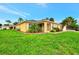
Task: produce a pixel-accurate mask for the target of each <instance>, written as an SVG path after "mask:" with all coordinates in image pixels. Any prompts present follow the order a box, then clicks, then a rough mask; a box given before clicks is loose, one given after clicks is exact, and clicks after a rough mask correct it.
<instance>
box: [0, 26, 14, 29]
mask: <svg viewBox="0 0 79 59" xmlns="http://www.w3.org/2000/svg"><path fill="white" fill-rule="evenodd" d="M0 29H15V26H14V25H9V26H5V25H2V26H1V27H0Z"/></svg>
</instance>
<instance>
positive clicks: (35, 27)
mask: <svg viewBox="0 0 79 59" xmlns="http://www.w3.org/2000/svg"><path fill="white" fill-rule="evenodd" d="M40 31H41V28H40V26H39V25H38V24H36V23H34V24H32V25H31V27H30V30H29V32H31V33H37V32H40Z"/></svg>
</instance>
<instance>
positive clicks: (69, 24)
mask: <svg viewBox="0 0 79 59" xmlns="http://www.w3.org/2000/svg"><path fill="white" fill-rule="evenodd" d="M76 23H77V21H76V20H75V19H74V18H73V17H71V16H70V17H67V18H65V19H64V20H63V21H62V23H61V24H63V27H72V28H75V27H76V26H77V25H76Z"/></svg>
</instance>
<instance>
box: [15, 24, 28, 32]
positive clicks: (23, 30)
mask: <svg viewBox="0 0 79 59" xmlns="http://www.w3.org/2000/svg"><path fill="white" fill-rule="evenodd" d="M16 28H17V29H20V31H22V32H27V31H28V30H29V23H22V24H19V25H17V26H16Z"/></svg>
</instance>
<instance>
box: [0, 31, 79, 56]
mask: <svg viewBox="0 0 79 59" xmlns="http://www.w3.org/2000/svg"><path fill="white" fill-rule="evenodd" d="M0 54H10V55H18V54H19V55H24V54H27V55H28V54H31V55H40V54H43V55H44V54H46V55H49V54H51V55H52V54H54V55H56V54H57V55H58V54H59V55H60V54H79V32H63V33H58V34H54V33H47V34H24V33H21V32H17V31H14V30H0Z"/></svg>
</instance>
